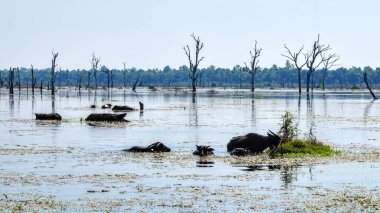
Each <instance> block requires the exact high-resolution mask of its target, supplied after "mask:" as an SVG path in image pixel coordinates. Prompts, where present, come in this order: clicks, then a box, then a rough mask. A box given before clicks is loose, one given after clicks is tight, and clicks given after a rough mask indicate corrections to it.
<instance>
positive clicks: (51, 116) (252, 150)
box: [35, 102, 281, 156]
mask: <svg viewBox="0 0 380 213" xmlns="http://www.w3.org/2000/svg"><path fill="white" fill-rule="evenodd" d="M143 106H144V105H143V104H142V103H141V102H140V111H142V110H143V108H144V107H143ZM91 108H96V106H95V105H92V106H91ZM101 108H102V109H107V108H109V109H111V108H112V110H113V111H115V112H126V111H134V110H136V109H134V108H132V107H129V106H117V105H116V106H113V107H112V104H105V105H102V107H101ZM35 115H36V120H62V117H61V116H60V115H59V114H58V113H48V114H46V113H36V114H35ZM126 115H127V113H117V114H114V113H91V114H90V115H89V116H88V117H87V118H86V119H85V121H88V122H129V121H128V120H125V119H124V117H125V116H126ZM81 121H82V118H81ZM280 143H281V137H280V136H278V135H277V134H275V133H273V132H272V131H270V130H269V132H268V133H267V135H266V136H265V135H260V134H257V133H249V134H247V135H243V136H237V137H233V138H232V139H231V140H230V141H229V142H228V144H227V151H228V152H229V153H230V154H231V155H235V156H245V155H249V154H258V153H262V152H263V151H264V150H266V149H268V148H272V152H273V151H274V150H275V149H276V148H277V147H278V146H279V145H280ZM123 151H126V152H170V151H171V149H170V148H169V147H167V146H166V145H165V144H163V143H161V142H156V143H153V144H151V145H149V146H147V147H141V146H134V147H132V148H129V149H124V150H123ZM193 154H194V155H198V156H207V155H213V154H214V149H213V148H211V147H210V146H198V145H197V146H196V150H195V151H194V152H193Z"/></svg>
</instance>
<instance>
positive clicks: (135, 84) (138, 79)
mask: <svg viewBox="0 0 380 213" xmlns="http://www.w3.org/2000/svg"><path fill="white" fill-rule="evenodd" d="M139 81H140V77H138V78H137V80H136V81H135V82H134V83H133V85H132V91H133V92H136V87H137V85H138V83H139ZM140 83H141V81H140Z"/></svg>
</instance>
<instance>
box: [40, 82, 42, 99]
mask: <svg viewBox="0 0 380 213" xmlns="http://www.w3.org/2000/svg"><path fill="white" fill-rule="evenodd" d="M40 94H41V95H42V80H41V85H40Z"/></svg>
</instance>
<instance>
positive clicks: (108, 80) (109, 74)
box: [100, 66, 111, 89]
mask: <svg viewBox="0 0 380 213" xmlns="http://www.w3.org/2000/svg"><path fill="white" fill-rule="evenodd" d="M100 70H101V71H102V72H104V73H105V74H106V75H107V89H109V88H110V83H111V70H110V69H108V68H107V67H106V66H102V68H101V69H100Z"/></svg>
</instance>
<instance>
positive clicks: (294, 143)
mask: <svg viewBox="0 0 380 213" xmlns="http://www.w3.org/2000/svg"><path fill="white" fill-rule="evenodd" d="M314 127H315V125H314V123H312V124H311V126H310V129H309V132H308V133H307V134H306V135H305V138H302V139H301V138H297V136H298V129H297V127H296V126H295V124H294V116H293V115H292V114H291V113H290V112H285V114H284V115H283V116H282V123H281V127H280V130H279V134H280V135H281V137H282V143H281V144H280V145H279V147H277V148H274V149H271V150H267V151H266V153H267V154H269V155H270V156H271V157H299V156H304V155H318V156H331V155H334V154H338V153H339V151H336V150H334V149H333V148H332V147H331V146H329V145H326V144H323V143H322V142H321V141H319V140H318V138H317V137H316V136H315V135H314Z"/></svg>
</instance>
